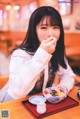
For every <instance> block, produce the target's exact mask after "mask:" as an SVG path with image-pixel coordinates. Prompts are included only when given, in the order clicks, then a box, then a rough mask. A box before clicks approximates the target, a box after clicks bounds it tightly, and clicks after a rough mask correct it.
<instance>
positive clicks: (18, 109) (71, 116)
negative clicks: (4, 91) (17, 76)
mask: <svg viewBox="0 0 80 119" xmlns="http://www.w3.org/2000/svg"><path fill="white" fill-rule="evenodd" d="M77 90H78V87H76V86H74V87H73V89H72V90H71V91H70V93H69V96H70V97H72V98H73V99H75V100H77V101H78V102H79V101H80V100H79V99H78V98H77ZM28 98H29V96H27V97H26V98H23V99H17V100H13V101H8V102H5V103H0V110H9V111H10V118H9V119H27V118H28V119H34V117H33V116H32V115H31V113H30V112H29V111H28V110H27V109H26V108H25V107H24V106H23V105H22V103H21V101H24V100H26V99H28ZM44 119H80V105H79V106H76V107H73V108H70V109H67V110H64V111H61V112H58V113H56V114H53V115H50V116H47V117H45V118H44Z"/></svg>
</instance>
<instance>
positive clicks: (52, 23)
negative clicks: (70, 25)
mask: <svg viewBox="0 0 80 119" xmlns="http://www.w3.org/2000/svg"><path fill="white" fill-rule="evenodd" d="M44 19H46V25H48V26H59V27H60V25H59V22H58V20H57V19H56V18H55V16H44V17H43V18H42V20H41V25H43V22H44Z"/></svg>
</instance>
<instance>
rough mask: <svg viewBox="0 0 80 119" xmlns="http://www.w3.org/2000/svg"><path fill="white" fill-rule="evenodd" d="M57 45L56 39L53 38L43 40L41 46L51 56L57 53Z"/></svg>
mask: <svg viewBox="0 0 80 119" xmlns="http://www.w3.org/2000/svg"><path fill="white" fill-rule="evenodd" d="M56 44H57V40H56V38H55V37H53V36H51V37H49V38H48V39H47V40H43V41H42V42H41V44H40V47H41V48H43V49H44V50H46V51H47V52H48V53H49V54H52V53H54V52H55V48H56Z"/></svg>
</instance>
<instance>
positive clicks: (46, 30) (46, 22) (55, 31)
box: [36, 17, 60, 42]
mask: <svg viewBox="0 0 80 119" xmlns="http://www.w3.org/2000/svg"><path fill="white" fill-rule="evenodd" d="M36 33H37V37H38V39H39V41H40V42H42V41H43V40H46V39H47V38H49V37H51V36H53V37H55V38H56V40H57V41H58V39H59V36H60V28H59V26H55V25H53V26H51V25H50V19H49V17H45V18H44V19H43V21H41V22H40V23H39V24H38V25H37V26H36Z"/></svg>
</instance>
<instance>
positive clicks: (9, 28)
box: [0, 0, 80, 77]
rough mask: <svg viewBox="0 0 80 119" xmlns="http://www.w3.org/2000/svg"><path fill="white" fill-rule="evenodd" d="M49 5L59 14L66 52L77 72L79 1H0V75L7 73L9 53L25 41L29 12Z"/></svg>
mask: <svg viewBox="0 0 80 119" xmlns="http://www.w3.org/2000/svg"><path fill="white" fill-rule="evenodd" d="M48 5H49V6H52V7H55V8H56V9H57V10H58V11H59V12H60V14H61V17H62V21H63V26H64V33H65V53H66V56H67V58H68V60H69V63H70V65H71V67H72V69H73V70H74V72H75V73H76V74H78V75H80V0H0V71H1V70H2V74H1V72H0V77H6V76H8V67H9V57H8V54H9V53H10V51H11V50H12V49H13V48H15V47H16V46H17V45H19V44H20V43H21V42H22V41H23V40H24V38H25V35H26V32H27V28H28V21H29V18H30V15H31V14H32V12H33V11H34V10H35V9H36V8H38V7H40V6H48ZM1 53H2V54H4V56H2V54H1Z"/></svg>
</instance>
